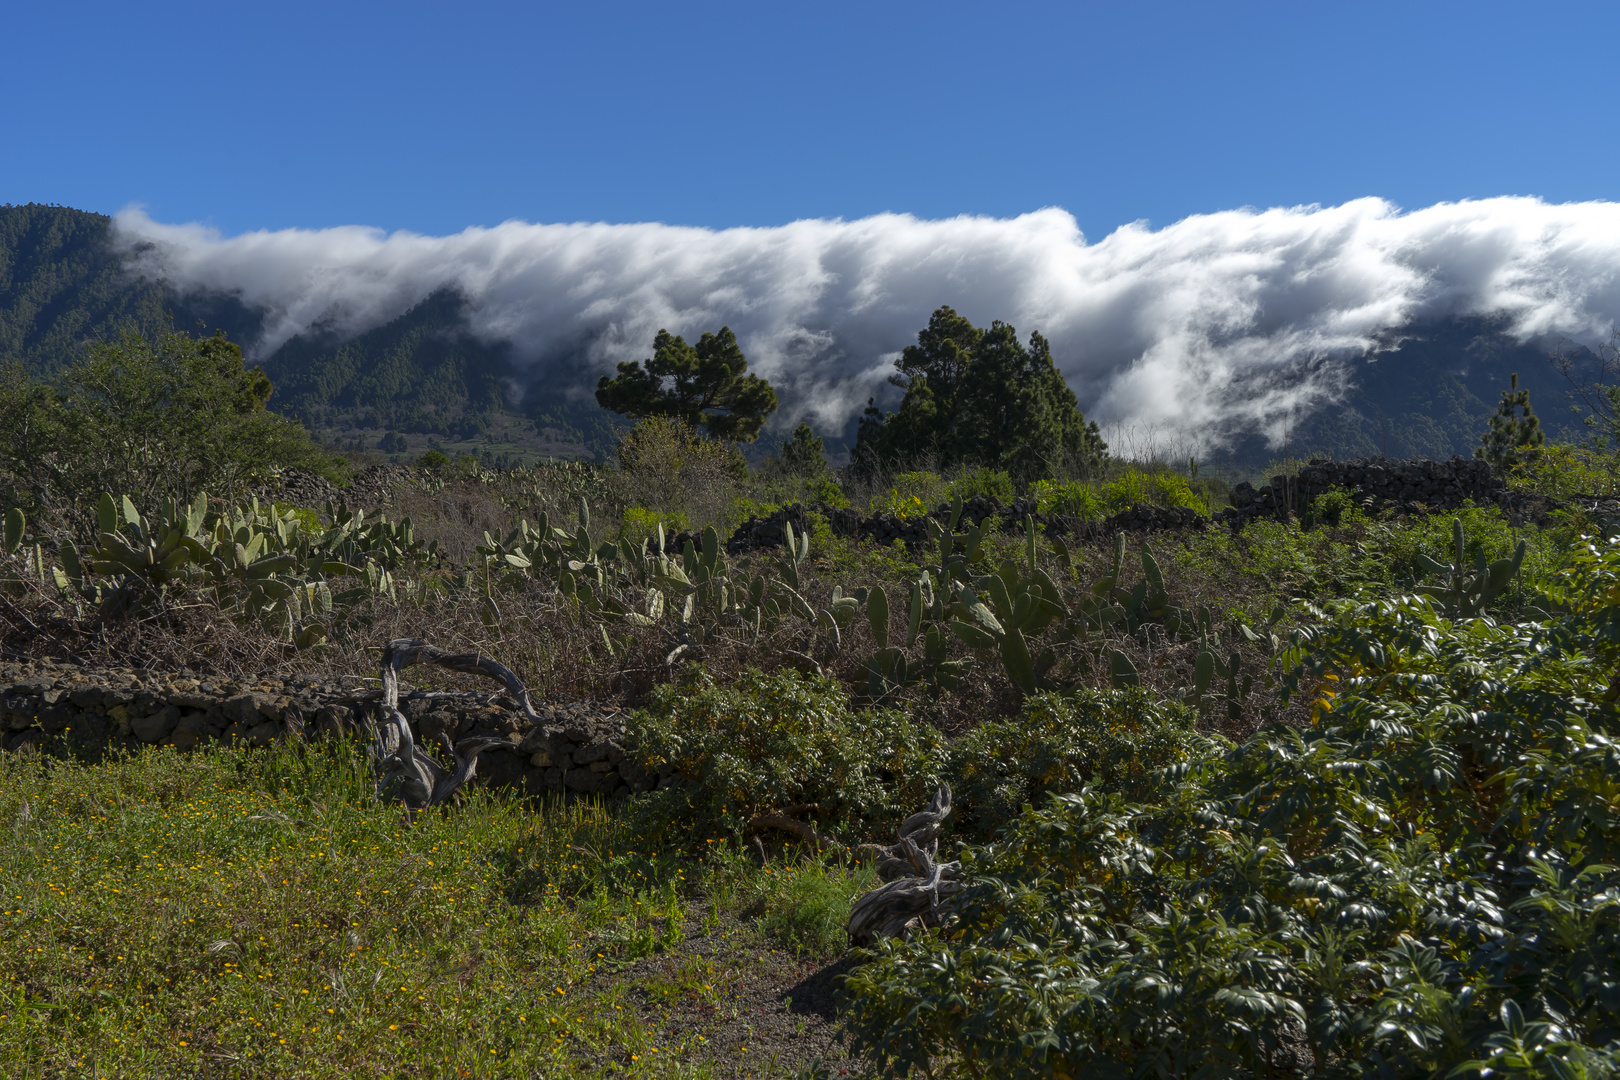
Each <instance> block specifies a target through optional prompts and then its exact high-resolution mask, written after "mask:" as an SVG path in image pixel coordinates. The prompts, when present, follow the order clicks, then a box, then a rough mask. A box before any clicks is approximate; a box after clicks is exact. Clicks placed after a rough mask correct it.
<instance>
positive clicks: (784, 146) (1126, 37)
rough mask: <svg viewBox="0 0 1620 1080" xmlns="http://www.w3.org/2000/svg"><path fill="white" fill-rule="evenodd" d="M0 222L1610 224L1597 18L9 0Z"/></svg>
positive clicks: (1616, 148) (1481, 10)
mask: <svg viewBox="0 0 1620 1080" xmlns="http://www.w3.org/2000/svg"><path fill="white" fill-rule="evenodd" d="M4 26H5V27H6V30H5V37H6V39H7V41H6V48H5V50H4V54H5V61H4V64H3V65H0V132H3V135H0V202H14V203H15V202H28V201H38V202H56V203H64V204H67V205H71V206H78V207H82V208H86V209H94V210H100V211H105V212H111V211H114V210H117V209H119V208H120V207H123V206H125V205H126V204H130V203H138V204H142V205H144V206H145V207H146V208H147V210H148V212H149V213H150V214H151V215H152V216H153V217H154V218H156V219H158V220H160V221H173V222H178V221H201V222H205V223H208V224H211V225H214V226H216V227H218V228H220V229H221V230H223V231H225V232H226V233H227V234H233V233H238V232H242V231H245V230H251V229H259V228H271V229H274V228H283V227H287V226H305V227H322V226H330V225H338V224H365V225H373V226H378V227H381V228H384V229H389V230H392V229H401V228H403V229H410V230H415V231H419V232H427V233H434V234H443V233H448V232H454V231H457V230H459V229H461V228H463V227H465V226H467V225H473V224H483V225H491V224H495V223H497V222H500V221H502V220H506V219H509V218H520V219H523V220H527V221H549V222H556V221H581V220H588V221H609V222H634V221H663V222H671V223H678V224H691V225H705V226H714V227H723V226H731V225H762V226H763V225H776V224H780V223H783V222H787V221H791V220H794V219H798V218H806V217H843V218H857V217H861V216H864V215H867V214H871V213H874V212H879V211H885V210H892V211H905V212H910V213H913V214H916V215H918V216H921V217H926V218H939V217H948V216H952V215H957V214H964V213H966V214H986V215H994V216H1009V215H1014V214H1018V213H1021V212H1023V211H1027V210H1033V209H1036V208H1039V207H1042V206H1054V205H1055V206H1061V207H1064V208H1066V209H1068V210H1069V211H1071V212H1072V213H1073V214H1074V215H1075V216H1076V217H1077V218H1078V220H1079V222H1080V225H1081V227H1082V228H1083V229H1084V230H1085V231H1086V233H1087V235H1088V236H1089V237H1090V238H1091V239H1093V240H1096V239H1100V238H1101V237H1102V236H1103V235H1104V234H1106V233H1107V232H1109V231H1111V230H1112V229H1114V228H1115V227H1116V226H1118V225H1120V224H1122V223H1125V222H1129V221H1132V220H1136V219H1148V220H1150V221H1151V222H1152V223H1153V224H1154V225H1156V226H1163V225H1166V224H1169V223H1170V222H1172V221H1174V220H1177V219H1180V218H1183V217H1185V216H1187V215H1189V214H1194V213H1199V212H1204V211H1211V210H1220V209H1228V208H1233V207H1239V206H1261V207H1264V206H1275V205H1295V204H1302V203H1323V204H1335V203H1340V202H1343V201H1345V200H1347V199H1352V198H1356V197H1359V196H1364V195H1378V196H1383V197H1386V198H1389V199H1392V200H1394V201H1395V202H1397V203H1399V204H1401V205H1402V206H1405V207H1408V208H1416V207H1420V206H1425V205H1429V204H1431V203H1434V202H1437V201H1441V200H1453V199H1460V198H1467V197H1480V196H1490V195H1502V194H1525V195H1537V196H1541V197H1543V198H1545V199H1548V200H1552V201H1566V200H1585V199H1612V198H1614V197H1616V194H1617V180H1616V178H1617V177H1620V160H1617V159H1620V140H1617V139H1616V137H1615V115H1616V110H1615V106H1616V90H1615V86H1616V85H1617V83H1616V78H1615V75H1614V73H1613V71H1612V70H1611V69H1612V62H1611V61H1610V56H1611V55H1612V51H1613V46H1614V43H1615V42H1616V41H1617V40H1620V33H1617V31H1620V5H1614V4H1602V5H1600V4H1558V3H1546V2H1542V3H1535V4H1528V3H1525V4H1512V5H1509V4H1491V3H1479V2H1475V3H1467V4H1463V3H1422V2H1415V0H1407V2H1404V3H1400V4H1384V3H1355V4H1349V3H1339V4H1332V5H1326V4H1310V3H1301V2H1297V0H1296V2H1294V3H1287V4H1272V3H1229V4H1208V3H1201V4H1121V3H1118V2H1113V3H1106V4H1014V3H999V4H981V5H963V4H949V3H940V2H937V0H935V2H931V3H925V4H898V3H872V2H867V3H863V4H847V5H845V4H833V3H826V2H822V3H816V4H794V5H788V4H760V3H757V2H756V3H749V4H570V5H543V4H511V5H504V4H456V5H451V4H434V5H427V4H412V3H389V4H375V5H368V4H341V3H337V4H334V3H322V4H299V3H277V4H253V5H245V4H221V3H210V4H190V5H188V4H163V3H153V4H142V5H130V4H117V5H113V4H71V3H54V4H43V3H35V4H26V5H24V4H14V5H11V6H10V9H9V10H8V12H7V14H6V16H5V20H4Z"/></svg>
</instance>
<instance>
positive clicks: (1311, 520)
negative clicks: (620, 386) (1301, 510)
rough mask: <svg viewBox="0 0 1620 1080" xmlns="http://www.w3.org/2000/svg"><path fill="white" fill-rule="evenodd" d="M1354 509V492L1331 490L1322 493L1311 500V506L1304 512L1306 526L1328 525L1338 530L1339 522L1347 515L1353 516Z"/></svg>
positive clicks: (1344, 489) (1345, 489)
mask: <svg viewBox="0 0 1620 1080" xmlns="http://www.w3.org/2000/svg"><path fill="white" fill-rule="evenodd" d="M1355 509H1356V495H1355V492H1353V491H1350V490H1349V489H1347V488H1333V489H1332V490H1331V491H1324V492H1322V494H1320V495H1318V496H1317V497H1316V498H1314V499H1312V500H1311V505H1310V507H1309V508H1307V509H1306V511H1305V520H1306V524H1308V525H1329V526H1332V527H1333V528H1338V526H1339V524H1340V522H1342V521H1343V520H1344V519H1345V516H1346V515H1347V514H1352V515H1353V514H1354V512H1355Z"/></svg>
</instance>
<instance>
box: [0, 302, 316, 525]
mask: <svg viewBox="0 0 1620 1080" xmlns="http://www.w3.org/2000/svg"><path fill="white" fill-rule="evenodd" d="M271 391H272V387H271V384H270V379H269V378H268V377H267V376H266V375H265V373H264V371H263V370H261V369H260V368H256V367H255V368H249V367H247V365H246V364H245V363H244V361H243V358H242V350H241V349H240V348H238V347H237V346H236V345H235V344H234V343H233V342H231V341H228V340H227V339H226V338H225V337H224V335H222V334H216V335H215V336H214V337H211V338H201V339H196V338H192V337H190V336H188V335H186V334H182V333H178V332H175V331H168V332H165V333H161V334H158V335H156V336H154V337H152V338H147V337H144V336H142V335H141V334H138V333H134V332H131V333H127V334H125V335H124V337H123V338H122V339H120V340H118V341H114V342H98V343H95V344H92V345H91V346H90V347H89V348H88V349H87V350H86V351H85V353H84V355H83V356H82V357H81V358H80V359H79V360H78V361H76V362H75V363H74V364H72V365H71V366H70V367H68V368H67V369H66V370H65V371H64V372H62V374H61V375H60V377H59V378H57V379H56V380H55V381H54V382H42V381H37V380H34V379H32V378H31V377H30V376H29V375H28V374H27V372H26V371H24V370H23V368H22V367H21V366H20V365H11V366H9V367H6V368H4V369H3V370H0V485H5V486H9V487H10V488H11V489H12V492H11V494H10V495H9V496H7V497H8V499H9V500H11V501H17V500H18V499H19V498H20V497H25V498H26V500H27V501H30V502H33V503H34V504H35V505H38V506H40V507H41V508H49V507H53V506H61V505H63V504H70V503H72V502H74V501H76V500H78V499H81V498H84V497H92V498H93V497H94V496H95V494H96V493H97V492H100V491H109V492H117V493H119V494H128V495H130V496H132V497H134V498H135V499H136V500H137V501H141V500H145V502H146V503H148V504H150V503H151V502H152V501H154V500H156V499H159V498H163V497H166V496H174V497H176V498H179V499H182V500H189V499H191V498H193V497H195V495H196V494H197V493H198V492H200V491H205V490H206V491H210V492H212V493H217V494H221V495H230V494H234V493H235V492H236V491H237V490H238V489H239V488H240V487H241V485H242V484H243V483H244V482H245V481H247V480H248V479H250V478H251V477H252V476H253V475H254V474H255V473H257V472H260V471H262V470H264V469H266V468H269V467H273V466H286V465H302V466H306V467H310V468H314V469H317V470H320V471H327V470H329V469H330V468H331V466H332V463H331V460H330V459H329V458H328V456H327V455H326V454H325V453H324V452H323V451H321V449H320V448H319V447H318V446H316V445H315V444H314V443H313V442H311V441H310V439H309V436H308V435H307V434H306V433H305V431H304V429H303V426H302V425H300V424H299V423H297V422H296V421H293V420H288V419H286V418H284V417H281V416H278V415H276V414H275V413H273V412H270V411H268V410H267V409H266V408H265V405H266V403H267V402H268V401H269V400H270V394H271Z"/></svg>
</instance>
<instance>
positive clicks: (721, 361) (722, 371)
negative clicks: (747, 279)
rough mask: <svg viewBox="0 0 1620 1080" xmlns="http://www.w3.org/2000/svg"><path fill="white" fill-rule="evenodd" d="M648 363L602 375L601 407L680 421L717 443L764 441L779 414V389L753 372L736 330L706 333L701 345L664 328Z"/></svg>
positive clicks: (598, 391)
mask: <svg viewBox="0 0 1620 1080" xmlns="http://www.w3.org/2000/svg"><path fill="white" fill-rule="evenodd" d="M645 363H646V367H643V366H642V362H641V361H636V360H631V361H629V362H627V363H621V364H620V365H619V374H618V376H617V377H616V378H609V377H608V376H606V375H604V376H602V378H601V380H600V381H598V382H597V384H596V400H597V403H598V404H600V405H601V406H602V407H603V408H604V409H611V410H612V411H614V412H616V413H619V414H620V415H623V416H630V417H634V418H635V419H637V420H645V419H647V418H649V417H654V416H672V417H677V418H679V419H681V420H685V421H686V422H687V423H688V424H691V425H693V426H694V427H702V428H703V429H704V431H705V432H707V433H708V434H709V435H711V436H713V437H715V438H717V439H734V440H736V441H739V442H751V441H752V440H754V439H756V438H758V437H759V431H760V428H762V427H763V426H764V425H765V418H766V417H767V416H769V415H770V414H771V413H773V412H775V411H776V391H775V390H773V389H772V388H771V384H770V383H768V382H766V381H765V380H764V379H762V378H760V377H759V376H758V375H750V374H748V360H747V359H746V358H745V357H744V356H743V351H742V349H741V348H740V347H738V345H737V336H736V335H735V334H733V333H732V332H731V328H730V327H727V326H722V327H721V328H720V332H719V333H718V334H709V333H705V334H704V335H703V336H702V337H701V338H699V339H698V342H697V344H696V345H688V344H687V343H686V341H685V340H684V339H683V338H680V337H678V336H676V335H674V334H671V333H670V332H669V331H668V330H660V331H658V336H657V337H656V338H654V339H653V355H652V358H651V359H650V360H647V361H645Z"/></svg>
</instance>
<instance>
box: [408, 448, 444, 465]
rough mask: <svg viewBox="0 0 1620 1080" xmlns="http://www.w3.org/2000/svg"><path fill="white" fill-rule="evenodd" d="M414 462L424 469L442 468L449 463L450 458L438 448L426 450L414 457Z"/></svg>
mask: <svg viewBox="0 0 1620 1080" xmlns="http://www.w3.org/2000/svg"><path fill="white" fill-rule="evenodd" d="M416 463H417V464H418V465H420V466H422V468H424V469H442V468H444V467H445V466H446V465H448V464H450V459H449V458H448V457H446V456H445V455H444V454H443V453H441V452H440V451H438V450H428V451H426V452H425V453H423V455H422V456H421V457H419V458H417V459H416Z"/></svg>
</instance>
